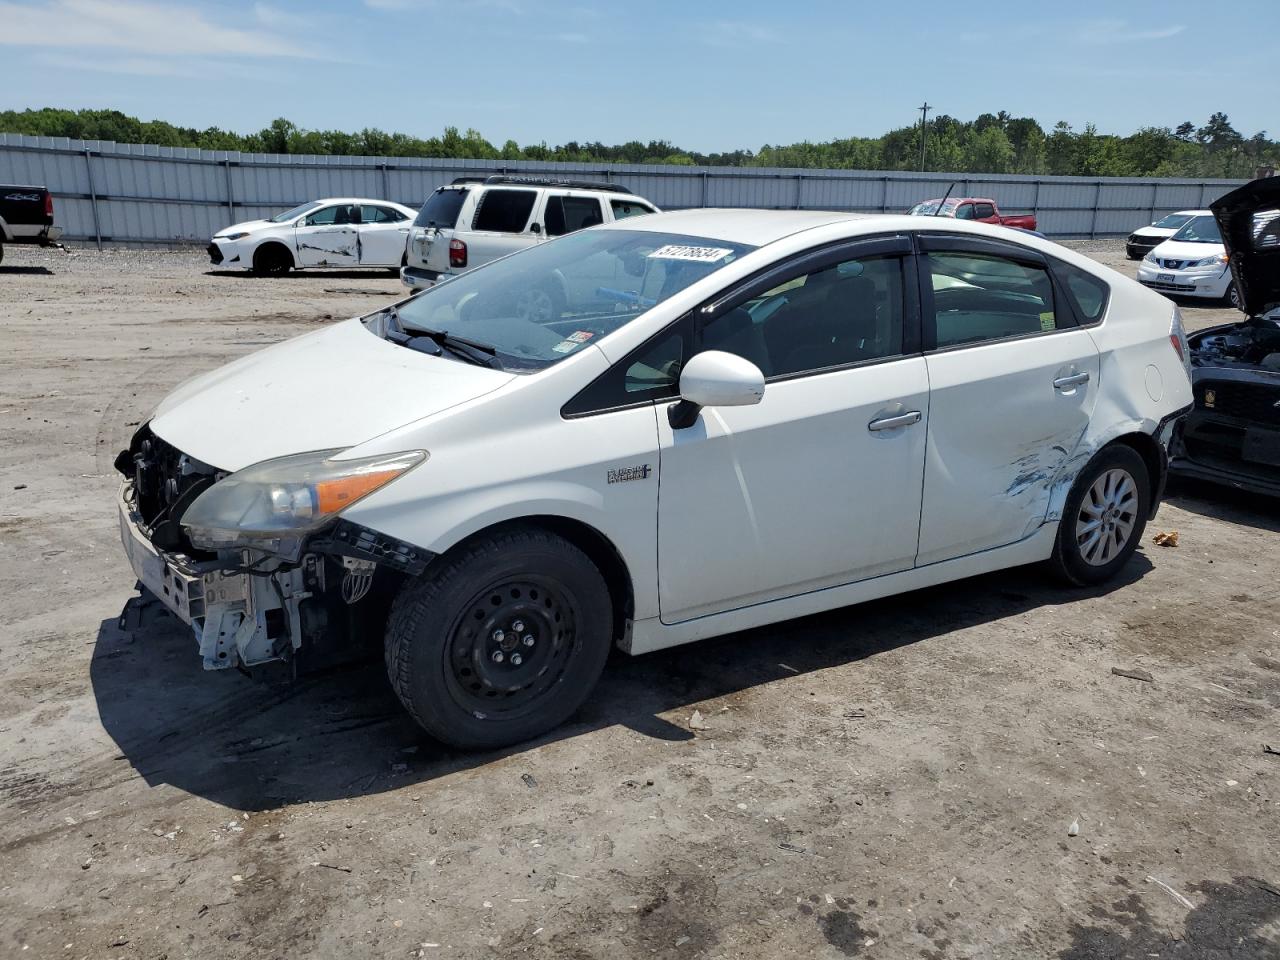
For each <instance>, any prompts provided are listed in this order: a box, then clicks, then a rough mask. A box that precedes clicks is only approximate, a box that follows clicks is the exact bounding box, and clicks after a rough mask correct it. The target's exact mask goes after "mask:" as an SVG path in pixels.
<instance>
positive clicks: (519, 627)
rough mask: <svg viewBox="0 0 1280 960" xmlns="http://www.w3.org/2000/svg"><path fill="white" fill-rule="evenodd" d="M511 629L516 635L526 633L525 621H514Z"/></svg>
mask: <svg viewBox="0 0 1280 960" xmlns="http://www.w3.org/2000/svg"><path fill="white" fill-rule="evenodd" d="M511 629H512V630H513V631H514V632H516V633H524V621H523V620H515V621H512V623H511Z"/></svg>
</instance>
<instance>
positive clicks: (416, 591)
mask: <svg viewBox="0 0 1280 960" xmlns="http://www.w3.org/2000/svg"><path fill="white" fill-rule="evenodd" d="M612 628H613V614H612V604H611V603H610V597H609V588H608V586H607V585H606V584H605V580H604V577H603V576H601V574H600V571H599V570H598V569H597V568H596V566H595V565H594V564H593V563H592V562H591V560H590V559H588V557H587V556H586V554H584V553H583V552H582V551H581V550H579V549H578V548H577V547H575V546H574V545H573V544H571V543H569V542H568V541H565V540H563V539H561V538H559V537H557V536H554V535H553V534H550V533H547V532H545V531H542V530H538V529H533V528H513V529H510V530H506V531H503V532H500V533H497V534H493V535H487V536H481V537H479V538H477V539H475V540H473V541H471V542H469V543H467V544H465V545H464V546H462V547H461V548H460V549H459V550H458V551H457V552H456V554H448V555H445V556H444V557H442V558H441V559H440V560H438V561H437V565H436V566H434V567H433V568H432V569H430V570H428V572H427V574H426V576H425V577H424V578H423V579H421V580H417V581H413V582H411V583H409V584H408V585H406V586H405V588H404V589H403V590H402V591H401V593H400V595H399V596H398V597H397V598H396V600H395V603H394V604H393V605H392V608H391V617H390V620H389V622H388V624H387V635H386V650H385V652H386V664H387V674H388V676H389V677H390V679H391V684H392V686H393V687H394V688H395V691H396V695H397V696H398V697H399V698H400V702H401V703H403V704H404V707H405V709H406V710H408V711H409V714H410V715H411V716H412V717H413V718H414V720H416V721H417V722H418V724H419V725H420V726H421V727H422V728H423V729H424V730H426V731H427V733H429V734H431V736H433V737H435V738H436V739H437V740H440V741H442V742H443V743H446V744H449V745H451V746H454V747H459V748H462V749H492V748H495V747H503V746H508V745H510V744H513V743H519V742H521V741H523V740H528V739H531V738H533V737H536V736H538V735H540V734H543V733H546V732H547V731H548V730H551V729H553V728H555V727H557V726H559V725H560V724H561V723H563V722H564V721H565V720H567V719H568V718H569V717H570V716H571V715H572V714H573V713H574V711H576V710H577V709H578V708H579V707H580V706H581V705H582V704H583V702H584V701H585V700H586V699H587V697H588V695H589V694H590V693H591V690H592V689H593V688H594V687H595V684H596V681H597V680H598V679H599V677H600V673H601V671H602V670H603V669H604V664H605V660H606V659H607V658H608V655H609V646H610V643H611V640H612V636H613V629H612Z"/></svg>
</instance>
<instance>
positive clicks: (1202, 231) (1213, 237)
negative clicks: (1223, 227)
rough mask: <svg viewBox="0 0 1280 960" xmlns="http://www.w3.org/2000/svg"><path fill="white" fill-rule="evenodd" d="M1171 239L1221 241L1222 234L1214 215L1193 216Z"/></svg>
mask: <svg viewBox="0 0 1280 960" xmlns="http://www.w3.org/2000/svg"><path fill="white" fill-rule="evenodd" d="M1169 239H1170V240H1181V241H1183V242H1184V243H1221V242H1222V234H1221V233H1220V232H1219V231H1218V221H1217V220H1215V219H1213V217H1192V218H1191V219H1190V220H1188V221H1187V222H1186V223H1185V224H1184V225H1183V227H1182V229H1181V230H1179V231H1178V232H1177V233H1175V234H1174V235H1173V236H1172V237H1170V238H1169Z"/></svg>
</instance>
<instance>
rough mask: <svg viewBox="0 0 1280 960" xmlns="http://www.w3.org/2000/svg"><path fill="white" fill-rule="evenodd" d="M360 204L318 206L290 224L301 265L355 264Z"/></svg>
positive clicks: (358, 246)
mask: <svg viewBox="0 0 1280 960" xmlns="http://www.w3.org/2000/svg"><path fill="white" fill-rule="evenodd" d="M359 223H360V208H359V207H358V206H357V205H355V204H352V203H338V204H332V205H330V206H327V207H321V208H320V209H319V210H317V211H316V212H315V213H311V214H308V215H307V216H306V217H305V218H304V219H303V221H302V222H301V223H300V224H298V226H296V227H295V228H294V242H295V243H296V244H297V247H298V263H299V264H301V265H302V266H304V267H342V266H357V265H358V264H359V263H360V237H359V234H358V233H357V232H356V227H357V226H358V225H359Z"/></svg>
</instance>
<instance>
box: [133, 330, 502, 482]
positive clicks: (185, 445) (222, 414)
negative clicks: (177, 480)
mask: <svg viewBox="0 0 1280 960" xmlns="http://www.w3.org/2000/svg"><path fill="white" fill-rule="evenodd" d="M515 376H516V375H515V374H511V373H504V372H502V371H500V370H491V369H489V368H487V367H478V366H472V365H470V364H467V363H464V362H461V361H455V360H451V359H447V358H442V357H433V356H429V355H428V354H424V353H419V352H417V351H415V350H410V349H409V348H407V347H401V346H397V345H396V344H394V343H391V342H389V341H386V340H383V339H381V338H379V337H377V336H375V335H374V334H373V333H371V332H370V331H369V330H368V329H366V328H365V326H364V324H363V323H361V322H360V321H359V320H348V321H346V322H344V323H340V324H337V325H336V326H332V327H327V328H326V329H324V330H319V331H317V332H315V333H310V334H306V335H304V336H301V337H298V338H296V339H293V340H287V341H285V342H284V343H278V344H275V345H274V346H271V347H267V348H266V349H265V350H259V351H257V352H256V353H251V354H249V355H248V356H246V357H241V358H240V359H239V360H235V361H233V362H232V363H229V364H227V365H226V366H224V367H220V368H218V369H217V370H213V371H211V372H210V373H206V374H202V375H200V376H198V377H195V378H193V379H191V380H188V381H187V382H186V383H184V384H182V385H181V386H179V387H178V388H177V389H176V390H174V391H173V392H172V393H171V394H169V396H167V397H166V398H165V399H164V401H163V402H162V403H161V404H160V406H159V407H158V408H157V409H156V413H155V417H154V419H152V421H151V429H152V430H153V431H154V432H155V434H156V435H157V436H159V437H160V438H161V439H162V440H164V441H166V442H167V443H170V444H172V445H173V446H175V447H177V448H178V449H179V450H181V451H182V452H183V453H186V454H188V455H190V456H192V457H195V458H196V459H197V460H200V461H203V462H204V463H207V464H209V465H210V466H213V467H217V468H218V469H220V470H232V471H234V470H240V469H243V468H244V467H247V466H249V465H250V464H253V463H257V462H259V461H260V460H268V459H271V458H273V457H283V456H287V455H289V454H293V453H306V452H308V451H312V450H329V449H334V448H337V447H350V446H354V445H355V444H358V443H363V442H365V441H366V440H370V439H372V438H373V437H376V436H378V435H380V434H383V433H386V432H387V431H388V430H394V429H395V428H396V427H401V426H404V425H405V424H407V423H411V422H412V421H414V420H419V419H422V418H423V417H428V416H431V415H432V414H436V413H439V412H441V411H442V410H447V409H449V408H450V407H454V406H457V405H458V404H460V403H465V402H467V401H468V400H473V399H475V398H476V397H480V396H483V395H485V394H486V393H490V392H492V391H494V390H496V389H498V388H499V387H501V386H502V385H503V384H505V383H509V382H510V381H511V380H512V379H514V377H515Z"/></svg>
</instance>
